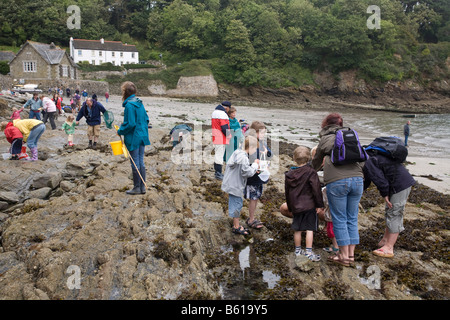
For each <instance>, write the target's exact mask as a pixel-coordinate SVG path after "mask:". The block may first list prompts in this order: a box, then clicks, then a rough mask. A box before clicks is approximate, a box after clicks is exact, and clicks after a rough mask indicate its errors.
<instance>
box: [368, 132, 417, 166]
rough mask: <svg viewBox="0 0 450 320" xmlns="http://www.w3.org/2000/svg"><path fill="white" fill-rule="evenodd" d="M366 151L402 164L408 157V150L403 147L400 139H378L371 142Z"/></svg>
mask: <svg viewBox="0 0 450 320" xmlns="http://www.w3.org/2000/svg"><path fill="white" fill-rule="evenodd" d="M365 149H366V151H375V152H378V153H379V154H382V155H384V156H386V157H388V158H391V159H392V160H394V161H395V162H399V163H402V162H404V161H405V160H406V157H407V156H408V148H406V147H405V144H404V143H403V141H402V139H400V138H398V137H378V138H375V140H373V141H372V142H371V143H370V144H369V146H368V147H366V148H365Z"/></svg>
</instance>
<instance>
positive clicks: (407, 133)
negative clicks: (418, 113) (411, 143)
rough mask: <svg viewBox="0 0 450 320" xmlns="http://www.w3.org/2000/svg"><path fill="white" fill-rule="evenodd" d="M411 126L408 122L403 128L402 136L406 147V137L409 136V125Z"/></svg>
mask: <svg viewBox="0 0 450 320" xmlns="http://www.w3.org/2000/svg"><path fill="white" fill-rule="evenodd" d="M410 124H411V121H408V122H407V123H406V124H405V125H404V127H403V134H404V135H405V146H406V147H407V146H408V137H409V134H410V130H409V125H410Z"/></svg>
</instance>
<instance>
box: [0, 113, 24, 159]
mask: <svg viewBox="0 0 450 320" xmlns="http://www.w3.org/2000/svg"><path fill="white" fill-rule="evenodd" d="M0 130H1V131H4V133H5V137H6V140H8V142H9V143H11V148H10V153H11V158H10V160H19V155H20V153H21V152H22V142H23V135H22V132H20V130H19V129H17V128H16V127H14V125H13V123H12V122H6V121H3V122H2V123H1V125H0Z"/></svg>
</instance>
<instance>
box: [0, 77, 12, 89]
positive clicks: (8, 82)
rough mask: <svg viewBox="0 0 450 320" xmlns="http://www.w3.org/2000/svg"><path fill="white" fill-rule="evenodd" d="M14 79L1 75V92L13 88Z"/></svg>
mask: <svg viewBox="0 0 450 320" xmlns="http://www.w3.org/2000/svg"><path fill="white" fill-rule="evenodd" d="M12 83H13V79H12V77H11V76H6V75H3V74H0V91H3V90H9V89H11V88H12Z"/></svg>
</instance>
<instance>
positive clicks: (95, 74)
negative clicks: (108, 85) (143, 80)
mask: <svg viewBox="0 0 450 320" xmlns="http://www.w3.org/2000/svg"><path fill="white" fill-rule="evenodd" d="M160 71H161V69H160V68H140V69H128V70H125V71H92V72H81V78H82V79H93V80H101V79H106V77H108V76H120V77H122V76H124V75H126V74H129V73H136V72H146V73H150V74H152V73H157V72H160Z"/></svg>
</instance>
